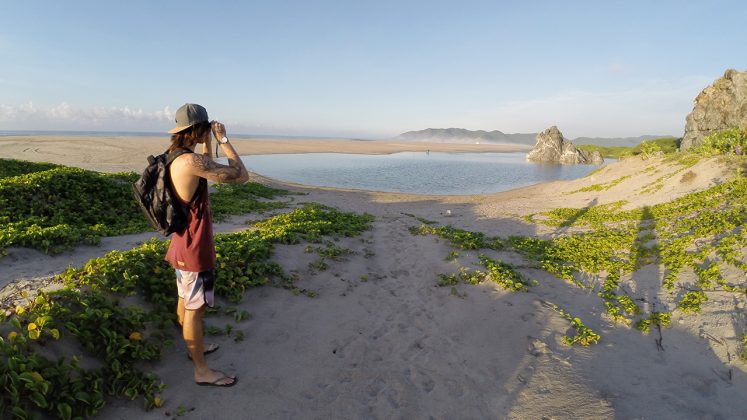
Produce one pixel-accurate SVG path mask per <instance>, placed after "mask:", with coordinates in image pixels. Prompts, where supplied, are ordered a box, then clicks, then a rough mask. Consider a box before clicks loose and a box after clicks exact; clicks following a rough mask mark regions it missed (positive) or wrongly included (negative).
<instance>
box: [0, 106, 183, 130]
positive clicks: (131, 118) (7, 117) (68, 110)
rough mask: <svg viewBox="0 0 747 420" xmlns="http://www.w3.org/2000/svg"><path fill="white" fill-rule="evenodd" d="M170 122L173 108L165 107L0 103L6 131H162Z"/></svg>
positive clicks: (172, 117)
mask: <svg viewBox="0 0 747 420" xmlns="http://www.w3.org/2000/svg"><path fill="white" fill-rule="evenodd" d="M173 121H174V111H172V110H171V108H169V107H168V106H166V107H164V108H163V109H160V110H156V111H150V112H148V111H144V110H143V109H141V108H137V109H135V108H130V107H129V106H123V107H94V108H90V109H82V108H77V107H75V106H73V105H71V104H69V103H66V102H63V103H61V104H59V105H56V106H53V107H37V106H36V105H34V103H33V102H27V103H25V104H20V105H7V104H0V128H4V129H9V130H131V131H162V130H164V129H168V128H169V127H170V126H171V125H172V124H173Z"/></svg>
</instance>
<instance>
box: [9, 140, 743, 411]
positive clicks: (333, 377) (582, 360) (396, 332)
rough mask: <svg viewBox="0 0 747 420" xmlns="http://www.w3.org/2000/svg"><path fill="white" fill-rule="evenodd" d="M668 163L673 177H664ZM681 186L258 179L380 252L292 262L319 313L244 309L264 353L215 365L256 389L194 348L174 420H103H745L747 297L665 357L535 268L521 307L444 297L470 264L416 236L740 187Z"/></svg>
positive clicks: (671, 345)
mask: <svg viewBox="0 0 747 420" xmlns="http://www.w3.org/2000/svg"><path fill="white" fill-rule="evenodd" d="M166 144H167V143H166V140H165V139H144V138H111V139H98V138H65V137H54V138H20V137H13V138H0V156H2V157H10V158H17V159H26V160H33V161H47V162H54V163H61V164H66V165H73V166H80V167H84V168H88V169H95V170H100V171H122V170H140V169H141V168H142V166H143V162H144V157H145V156H146V155H148V154H152V153H158V152H161V151H162V149H164V148H165V147H164V146H165V145H166ZM235 144H236V145H237V147H238V149H239V151H240V153H242V154H250V153H303V152H310V151H318V152H323V151H324V152H330V151H337V152H346V153H389V152H393V151H404V150H413V151H415V150H425V149H430V150H432V151H472V152H474V151H491V152H495V151H507V150H516V149H509V148H505V147H504V148H501V147H500V146H489V145H447V144H437V145H435V144H434V145H427V144H422V143H416V144H402V143H384V142H352V141H351V142H345V141H305V140H304V141H292V142H286V141H283V142H278V141H270V140H262V141H259V140H237V141H235ZM652 165H653V166H656V167H657V171H658V172H656V173H654V171H651V170H648V171H647V170H646V168H649V167H651V166H652ZM250 169H251V168H250ZM678 170H679V169H678V168H677V167H676V166H675V165H673V164H669V163H666V162H664V161H662V160H653V161H651V160H649V161H643V160H641V159H630V160H626V161H624V162H621V163H617V164H612V165H608V166H606V167H605V168H604V169H602V170H601V171H598V172H597V173H595V174H593V175H591V176H590V177H587V178H584V179H580V180H575V181H562V182H561V181H558V182H553V183H548V184H541V185H536V186H532V187H528V188H522V189H517V190H513V191H508V192H502V193H496V194H491V195H484V196H463V197H462V196H460V197H448V196H447V197H444V196H425V195H406V194H393V193H377V192H366V191H346V190H341V189H332V188H310V187H305V186H301V185H289V184H282V183H279V182H277V181H273V180H267V179H262V178H261V177H259V176H257V175H255V176H254V179H255V180H263V181H264V182H266V183H269V184H271V185H276V186H282V187H283V188H288V189H291V190H293V191H297V192H302V193H305V194H307V195H305V196H303V200H302V201H306V202H318V203H322V204H327V205H330V206H333V207H336V208H338V209H341V210H345V211H355V212H358V213H363V212H367V213H370V214H373V215H374V216H375V217H376V221H375V223H374V227H373V229H372V230H371V231H369V232H366V233H365V234H364V235H363V237H362V238H350V239H344V240H342V241H341V242H340V244H339V245H340V246H342V247H347V248H350V249H353V250H355V251H358V254H356V255H353V256H350V257H349V258H348V260H347V261H343V262H338V263H335V264H334V265H333V266H331V267H330V269H328V270H327V271H322V272H311V271H310V270H309V269H308V262H309V260H308V259H309V258H311V257H310V256H308V255H305V254H304V253H303V252H302V251H301V250H302V247H303V245H284V246H279V247H278V248H277V250H276V254H275V260H276V261H278V262H279V263H280V264H282V265H283V267H284V268H285V269H286V270H288V271H290V270H293V269H296V270H298V272H299V273H300V274H301V280H299V282H300V284H299V285H300V286H301V287H304V288H308V289H312V290H315V291H317V293H318V296H317V297H316V298H313V299H309V298H306V297H303V296H300V297H299V296H294V295H292V294H291V293H289V292H287V291H285V290H282V289H275V288H269V287H264V288H257V289H252V290H250V291H248V292H247V294H246V298H245V300H244V302H243V303H241V305H240V306H239V307H240V309H246V310H247V311H250V312H251V313H252V314H253V318H252V319H251V320H250V321H248V323H246V324H242V325H243V328H245V334H246V339H245V340H244V341H243V342H241V343H235V342H233V341H232V340H230V339H222V338H218V341H219V342H220V344H221V350H220V351H219V352H217V353H215V354H213V355H211V356H210V359H209V361H210V363H211V364H212V365H213V366H215V367H217V368H221V369H225V370H228V371H231V372H235V373H236V374H238V376H239V377H240V381H239V383H238V384H237V385H236V386H235V387H233V388H230V389H204V388H201V387H197V386H195V385H194V384H193V382H192V380H191V365H190V363H189V361H188V360H187V359H186V358H185V357H184V356H183V352H184V347H183V345H182V344H178V345H177V346H175V347H173V348H171V349H167V354H166V356H165V357H164V359H163V360H162V361H161V362H160V363H158V364H156V365H154V366H153V370H154V372H155V373H157V374H158V375H159V376H160V377H161V378H162V380H163V381H164V382H165V383H166V384H167V385H168V388H167V389H166V391H165V392H164V398H165V400H166V404H165V406H164V407H163V408H161V409H157V410H154V411H151V412H147V413H145V412H143V411H142V409H141V408H140V406H139V403H129V402H126V401H123V400H115V401H112V402H111V404H109V405H108V406H107V407H106V408H105V409H104V411H103V412H102V414H101V417H102V418H153V419H156V418H158V419H162V418H164V413H165V412H169V413H171V414H172V415H173V413H174V412H175V411H176V410H177V408H178V407H184V408H186V409H188V410H189V411H188V415H187V418H216V417H220V418H257V419H275V418H278V419H286V418H287V419H296V418H304V419H305V418H309V419H314V418H320V419H321V418H324V419H329V418H371V419H374V418H381V419H384V418H387V419H388V418H402V419H414V418H423V419H428V418H436V419H453V418H459V419H468V418H469V419H472V418H480V419H482V418H511V419H540V418H567V419H579V418H588V419H599V418H610V419H611V418H619V419H631V418H651V419H666V418H673V419H674V418H677V419H679V418H714V419H715V418H743V417H744V413H747V400H745V398H744V392H745V389H747V375H746V374H745V373H746V371H747V366H745V363H744V362H741V361H739V360H738V359H737V358H736V357H735V351H736V346H737V340H738V334H739V332H741V331H742V330H743V329H744V324H745V319H744V307H745V301H746V299H745V296H737V295H734V294H728V293H723V294H719V293H714V294H712V295H711V298H712V299H711V301H709V304H708V306H707V307H706V308H707V309H706V310H704V312H703V313H701V314H699V315H693V316H682V315H679V314H675V316H674V317H673V319H672V324H673V325H672V327H671V328H669V329H667V330H665V331H664V332H663V348H664V351H661V350H660V349H657V345H656V343H655V337H654V336H653V335H643V334H641V333H640V332H638V331H636V330H634V329H631V328H630V327H627V326H625V325H620V324H615V323H613V322H612V321H610V320H609V319H608V318H606V317H605V316H604V315H603V312H604V308H603V305H602V303H601V301H600V299H599V298H598V297H597V296H596V293H594V292H591V291H580V290H579V289H577V288H574V287H571V286H570V285H568V284H566V283H564V282H562V281H559V280H557V279H555V278H553V276H551V275H550V274H549V273H547V272H544V271H541V270H537V269H534V268H530V267H527V268H525V269H523V270H524V271H525V272H526V273H527V274H529V275H531V276H533V277H534V278H536V279H538V280H539V285H537V286H536V287H533V288H532V290H531V291H530V292H528V293H508V292H505V291H503V290H501V289H498V288H496V287H494V286H491V285H487V284H484V285H479V286H468V285H459V286H457V288H456V292H457V293H456V295H454V294H452V293H451V292H450V290H449V288H437V287H435V282H436V274H437V273H443V272H454V271H456V270H458V268H459V261H451V262H447V261H445V260H444V257H445V256H446V255H447V254H448V253H449V251H451V248H450V246H449V245H448V244H447V243H445V242H444V241H438V240H435V239H434V238H433V237H424V236H413V235H411V234H410V233H409V232H408V227H409V226H414V225H417V224H418V221H417V220H416V219H415V218H414V217H413V216H416V217H420V218H425V219H429V220H433V221H436V222H439V223H441V224H452V225H454V226H456V227H459V228H462V229H467V230H474V231H481V232H484V233H486V234H488V235H499V236H501V237H507V236H509V235H527V236H538V237H549V236H552V235H556V234H562V233H563V232H562V230H560V229H557V228H549V227H546V226H541V225H534V224H529V223H528V222H526V221H525V220H524V219H523V218H522V216H525V215H529V214H535V213H538V212H541V211H544V210H549V209H552V208H557V207H574V208H583V207H586V206H589V205H591V204H594V205H598V204H606V203H612V202H615V201H618V200H621V199H623V198H624V199H626V200H628V202H629V203H628V204H627V206H628V207H638V206H643V205H652V204H656V203H662V202H666V201H669V200H672V199H674V198H677V197H681V196H683V195H685V194H687V193H690V192H693V191H699V190H702V189H705V188H707V187H709V186H712V185H715V184H717V183H720V182H723V181H724V180H725V179H726V178H727V177H728V176H730V175H731V171H730V170H729V169H727V168H725V167H723V166H721V165H719V164H718V163H717V162H715V161H703V162H701V163H699V164H697V165H696V166H694V167H692V168H690V169H689V170H690V171H692V172H693V173H695V174H696V176H695V177H694V179H693V180H692V181H691V182H682V173H679V172H677V171H678ZM662 174H672V176H671V177H670V178H669V179H668V180H666V181H665V182H664V185H663V186H662V188H660V189H658V190H657V191H655V192H650V193H646V192H643V190H645V188H644V186H646V185H648V184H650V183H651V182H653V181H654V180H655V179H657V178H658V177H661V175H662ZM621 177H628V178H626V182H625V183H624V184H621V185H620V186H619V187H615V188H610V189H608V190H605V191H589V192H579V193H574V194H568V193H570V192H572V191H577V190H579V189H581V188H583V187H587V186H589V185H592V184H603V183H609V182H612V181H614V180H617V179H619V178H621ZM290 205H291V206H294V205H297V204H296V203H295V202H294V203H290ZM447 210H449V212H450V214H447ZM247 218H251V216H247V217H237V218H233V219H232V220H231V221H230V222H228V223H224V224H221V225H219V226H217V229H216V230H217V231H219V232H227V231H234V230H237V229H241V228H242V227H243V226H245V225H244V223H243V222H244V221H245V220H246V219H247ZM149 236H151V235H149V234H142V235H132V236H128V237H116V238H107V239H105V240H104V241H103V243H102V245H101V246H99V247H79V248H77V249H75V250H73V251H70V252H67V253H64V254H62V255H58V256H47V255H42V254H39V253H38V252H36V251H31V250H23V249H10V250H9V255H8V256H7V257H5V258H2V259H0V272H2V276H1V277H2V278H3V280H9V281H14V280H18V279H33V278H37V277H48V276H50V275H52V274H54V273H56V272H59V271H61V270H62V269H64V268H65V267H67V265H68V264H72V265H74V266H80V265H82V264H84V263H85V261H87V260H88V259H90V258H92V257H94V256H99V255H103V254H104V253H105V252H107V251H108V250H110V249H126V248H129V247H132V246H135V245H136V244H137V243H140V242H142V241H143V240H145V239H146V238H147V237H149ZM365 250H368V252H365ZM367 254H368V256H367ZM370 254H373V255H370ZM476 254H477V253H476V252H473V251H465V252H462V253H461V256H460V258H459V259H460V260H464V261H468V260H474V259H476V257H477V256H476ZM491 256H493V257H495V258H498V259H502V260H504V261H507V262H513V263H516V264H517V265H519V266H522V265H523V264H524V262H523V260H522V259H521V257H519V256H518V255H517V254H515V253H510V252H497V251H491ZM647 270H649V271H647ZM658 275H659V273H658V271H657V268H656V267H644V269H643V270H640V272H637V273H636V276H637V278H635V279H631V281H634V280H635V281H637V282H639V283H641V284H644V283H645V284H648V286H650V287H651V288H653V289H654V291H653V292H652V293H660V291H659V292H657V290H658V288H659V287H658V286H659V285H658V284H654V283H656V282H659V278H658ZM730 275H732V276H733V277H731V278H730V281H732V282H742V283H743V282H744V278H743V276H744V275H743V274H740V273H732V274H730ZM364 276H365V277H364ZM738 276H742V278H741V279H740V278H739V277H738ZM363 278H365V279H366V281H363V280H362V279H363ZM32 284H33V282H32ZM641 287H644V286H641ZM549 302H552V303H555V304H558V305H561V306H563V307H567V308H575V313H576V314H577V315H578V316H580V317H582V318H583V319H584V321H585V322H586V324H587V325H589V326H590V327H591V328H592V329H594V330H595V331H598V332H599V333H600V334H601V335H602V337H603V339H602V341H601V342H600V344H598V345H596V346H591V347H587V348H584V347H568V346H565V345H563V344H562V343H561V338H562V336H563V335H565V334H566V333H567V331H568V329H569V326H568V322H567V321H566V320H565V319H564V318H563V317H561V316H560V315H559V314H558V313H557V312H556V311H554V310H553V309H552V308H551V307H549V305H548V303H549ZM221 340H223V341H221Z"/></svg>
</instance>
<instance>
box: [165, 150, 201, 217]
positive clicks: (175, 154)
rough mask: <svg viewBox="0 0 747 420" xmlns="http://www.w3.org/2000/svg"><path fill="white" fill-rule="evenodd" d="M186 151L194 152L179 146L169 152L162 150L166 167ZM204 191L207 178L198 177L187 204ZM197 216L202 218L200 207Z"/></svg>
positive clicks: (198, 197) (195, 199) (196, 198)
mask: <svg viewBox="0 0 747 420" xmlns="http://www.w3.org/2000/svg"><path fill="white" fill-rule="evenodd" d="M187 153H194V152H193V151H191V150H189V149H184V148H181V147H180V148H178V149H176V150H174V151H172V152H169V151H168V150H166V152H164V154H165V155H166V166H167V167H168V166H169V165H171V162H173V161H174V160H175V159H176V158H178V157H179V156H181V155H184V154H187ZM168 174H169V177H170V176H171V171H170V170H169V171H168ZM206 192H207V179H205V178H200V183H199V185H198V186H197V189H196V190H195V192H194V194H193V195H192V199H191V200H189V204H190V205H191V204H192V203H194V202H196V201H197V200H199V199H200V197H201V196H202V194H205V193H206ZM197 218H198V219H202V208H200V209H198V211H197Z"/></svg>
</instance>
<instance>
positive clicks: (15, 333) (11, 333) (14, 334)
mask: <svg viewBox="0 0 747 420" xmlns="http://www.w3.org/2000/svg"><path fill="white" fill-rule="evenodd" d="M17 335H18V333H17V332H15V331H11V332H10V334H8V340H10V341H13V340H15V339H16V336H17Z"/></svg>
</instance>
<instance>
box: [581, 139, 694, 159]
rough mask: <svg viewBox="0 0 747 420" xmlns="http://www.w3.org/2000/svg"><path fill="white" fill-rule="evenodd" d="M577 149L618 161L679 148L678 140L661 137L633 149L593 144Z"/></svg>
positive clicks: (670, 151) (669, 151)
mask: <svg viewBox="0 0 747 420" xmlns="http://www.w3.org/2000/svg"><path fill="white" fill-rule="evenodd" d="M577 147H578V148H579V149H581V150H584V151H587V152H593V151H599V153H601V154H602V156H604V157H606V158H611V159H620V158H624V157H627V156H637V155H640V154H645V153H649V154H650V153H652V152H655V151H662V152H664V153H665V154H669V153H674V152H676V151H677V148H679V139H676V138H674V137H661V138H658V139H651V140H646V141H643V142H641V143H640V144H638V145H636V146H633V147H626V146H597V145H593V144H583V145H579V146H577Z"/></svg>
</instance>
